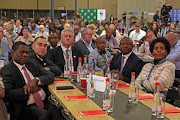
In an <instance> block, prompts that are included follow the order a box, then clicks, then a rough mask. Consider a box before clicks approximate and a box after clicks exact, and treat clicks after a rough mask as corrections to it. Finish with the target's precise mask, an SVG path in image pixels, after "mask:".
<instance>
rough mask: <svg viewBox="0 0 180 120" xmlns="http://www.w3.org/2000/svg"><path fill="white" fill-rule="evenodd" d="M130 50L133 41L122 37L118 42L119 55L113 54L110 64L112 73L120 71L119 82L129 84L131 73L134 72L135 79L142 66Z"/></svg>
mask: <svg viewBox="0 0 180 120" xmlns="http://www.w3.org/2000/svg"><path fill="white" fill-rule="evenodd" d="M132 48H133V41H132V40H131V39H130V38H128V37H124V38H123V39H122V40H121V41H120V51H121V53H117V54H115V56H114V57H113V59H112V61H111V64H110V69H111V70H112V73H113V72H118V71H120V72H118V73H119V80H123V81H125V82H127V83H130V82H131V72H135V76H136V77H137V76H138V75H139V73H140V71H141V69H142V67H143V66H144V63H143V61H142V60H141V59H140V58H138V57H137V56H136V55H135V54H134V53H133V52H132Z"/></svg>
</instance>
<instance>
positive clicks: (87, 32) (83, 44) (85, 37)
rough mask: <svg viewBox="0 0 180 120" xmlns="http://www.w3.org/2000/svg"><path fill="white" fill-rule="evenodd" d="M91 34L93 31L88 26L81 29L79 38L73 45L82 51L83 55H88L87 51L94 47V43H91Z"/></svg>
mask: <svg viewBox="0 0 180 120" xmlns="http://www.w3.org/2000/svg"><path fill="white" fill-rule="evenodd" d="M92 35H93V33H92V30H91V29H90V28H85V29H83V31H82V33H81V39H80V40H79V41H78V42H76V43H74V45H73V46H76V47H78V48H79V49H80V50H81V51H82V54H83V56H84V55H89V53H90V52H92V51H93V49H94V48H95V45H94V43H92Z"/></svg>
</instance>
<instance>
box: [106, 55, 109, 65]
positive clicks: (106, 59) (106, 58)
mask: <svg viewBox="0 0 180 120" xmlns="http://www.w3.org/2000/svg"><path fill="white" fill-rule="evenodd" d="M105 57H106V63H107V62H108V61H109V60H108V56H107V54H105Z"/></svg>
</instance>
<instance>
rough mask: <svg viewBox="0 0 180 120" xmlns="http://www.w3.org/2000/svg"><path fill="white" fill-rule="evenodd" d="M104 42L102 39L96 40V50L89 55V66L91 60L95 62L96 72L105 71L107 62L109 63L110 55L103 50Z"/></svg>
mask: <svg viewBox="0 0 180 120" xmlns="http://www.w3.org/2000/svg"><path fill="white" fill-rule="evenodd" d="M105 48H106V40H105V39H104V38H103V37H99V38H97V39H96V48H95V49H94V50H93V51H92V52H90V54H89V56H88V57H89V60H88V62H89V64H91V62H92V59H94V61H95V70H96V71H105V69H106V67H107V64H106V63H107V62H110V61H111V54H110V52H109V51H107V50H105Z"/></svg>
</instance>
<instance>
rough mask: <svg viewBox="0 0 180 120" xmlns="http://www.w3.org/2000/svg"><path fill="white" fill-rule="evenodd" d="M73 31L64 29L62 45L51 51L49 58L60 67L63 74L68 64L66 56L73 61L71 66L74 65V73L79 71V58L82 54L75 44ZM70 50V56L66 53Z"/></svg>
mask: <svg viewBox="0 0 180 120" xmlns="http://www.w3.org/2000/svg"><path fill="white" fill-rule="evenodd" d="M73 34H74V33H73V31H72V30H71V29H69V28H66V29H64V30H63V31H62V32H61V45H60V46H58V47H56V48H55V49H52V50H49V51H48V52H49V53H48V58H49V60H51V61H52V62H53V63H55V64H56V65H58V66H59V68H60V69H61V71H62V72H64V65H65V63H66V56H68V55H69V58H70V59H71V64H73V69H74V71H77V66H78V58H79V57H82V52H81V51H80V49H79V48H78V47H76V46H72V45H73V44H74V35H73ZM66 50H68V55H67V53H66Z"/></svg>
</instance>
